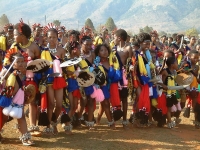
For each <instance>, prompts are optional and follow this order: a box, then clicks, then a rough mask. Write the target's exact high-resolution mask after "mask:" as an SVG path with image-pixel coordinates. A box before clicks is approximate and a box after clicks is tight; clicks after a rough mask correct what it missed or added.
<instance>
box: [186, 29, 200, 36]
mask: <svg viewBox="0 0 200 150" xmlns="http://www.w3.org/2000/svg"><path fill="white" fill-rule="evenodd" d="M185 34H186V35H187V36H189V37H190V36H198V34H199V31H198V30H197V29H196V28H194V27H193V28H191V29H188V30H187V31H185Z"/></svg>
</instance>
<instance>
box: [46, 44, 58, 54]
mask: <svg viewBox="0 0 200 150" xmlns="http://www.w3.org/2000/svg"><path fill="white" fill-rule="evenodd" d="M48 48H49V45H48ZM49 52H50V53H51V54H53V53H56V52H57V46H56V48H49Z"/></svg>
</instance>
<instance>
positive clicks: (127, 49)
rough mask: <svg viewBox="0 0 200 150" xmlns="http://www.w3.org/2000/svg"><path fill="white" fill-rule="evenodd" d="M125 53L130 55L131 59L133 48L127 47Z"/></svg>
mask: <svg viewBox="0 0 200 150" xmlns="http://www.w3.org/2000/svg"><path fill="white" fill-rule="evenodd" d="M125 52H126V53H127V54H128V55H129V57H132V55H133V51H132V47H131V46H130V45H127V46H126V48H125Z"/></svg>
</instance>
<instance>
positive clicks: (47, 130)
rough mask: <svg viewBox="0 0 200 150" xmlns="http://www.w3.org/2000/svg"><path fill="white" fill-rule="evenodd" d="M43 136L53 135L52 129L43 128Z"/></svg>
mask: <svg viewBox="0 0 200 150" xmlns="http://www.w3.org/2000/svg"><path fill="white" fill-rule="evenodd" d="M42 132H43V133H44V134H52V133H53V128H48V127H46V128H44V130H43V131H42Z"/></svg>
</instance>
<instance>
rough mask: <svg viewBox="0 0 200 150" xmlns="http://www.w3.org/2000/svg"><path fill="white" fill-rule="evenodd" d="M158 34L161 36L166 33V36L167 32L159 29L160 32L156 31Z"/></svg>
mask: <svg viewBox="0 0 200 150" xmlns="http://www.w3.org/2000/svg"><path fill="white" fill-rule="evenodd" d="M158 35H159V36H163V35H166V36H167V33H166V32H165V31H160V32H158Z"/></svg>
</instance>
